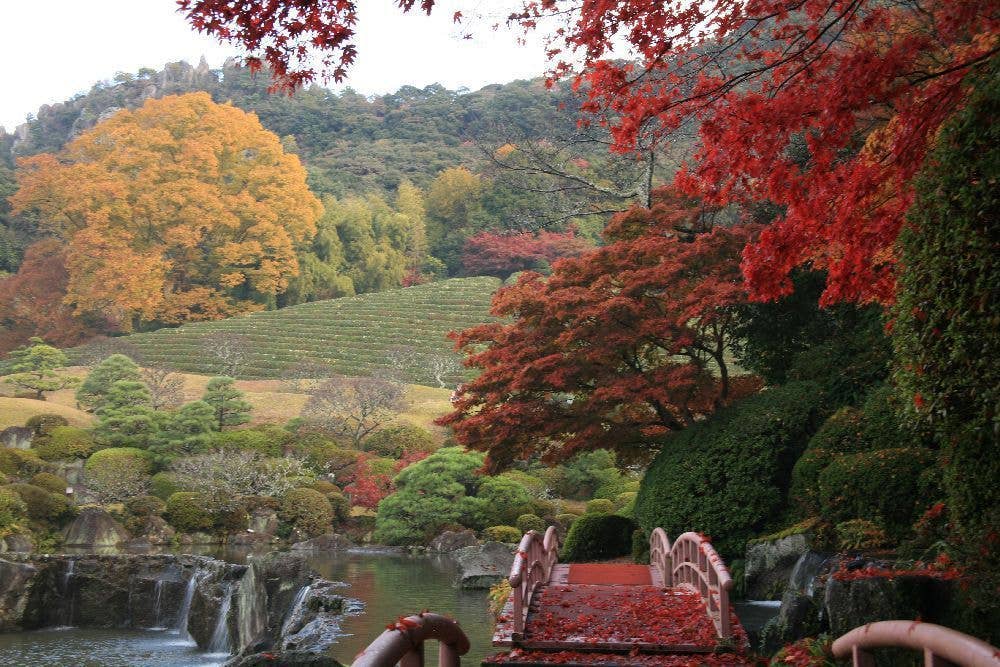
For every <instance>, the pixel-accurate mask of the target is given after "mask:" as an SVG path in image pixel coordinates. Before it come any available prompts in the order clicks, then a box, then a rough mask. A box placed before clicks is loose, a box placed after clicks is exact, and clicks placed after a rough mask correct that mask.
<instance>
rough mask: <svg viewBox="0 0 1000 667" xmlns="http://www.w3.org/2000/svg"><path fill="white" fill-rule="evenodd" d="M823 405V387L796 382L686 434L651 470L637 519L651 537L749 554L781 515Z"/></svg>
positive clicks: (729, 553)
mask: <svg viewBox="0 0 1000 667" xmlns="http://www.w3.org/2000/svg"><path fill="white" fill-rule="evenodd" d="M822 404H823V396H822V392H821V390H820V386H819V385H818V384H816V383H813V382H791V383H789V384H786V385H784V386H781V387H774V388H771V389H767V390H765V391H763V392H761V393H760V394H757V395H755V396H751V397H749V398H746V399H744V400H742V401H740V402H739V403H737V404H735V405H732V406H730V407H728V408H725V409H723V410H721V411H719V412H718V413H716V414H715V415H713V416H712V417H711V418H709V419H707V420H705V421H702V422H698V423H696V424H694V425H693V426H690V427H688V428H687V429H685V430H683V431H680V432H679V433H677V434H676V435H674V436H673V437H671V438H669V439H668V440H667V442H666V443H665V444H664V446H663V449H662V450H661V451H660V453H659V454H658V455H657V457H656V459H655V460H654V461H653V463H652V464H651V465H650V467H649V469H648V471H647V472H646V476H645V477H644V478H643V480H642V485H641V487H640V489H639V495H638V496H637V498H636V504H635V516H636V519H637V520H638V521H639V523H640V525H641V526H642V528H643V529H644V530H645V531H647V532H650V531H652V530H653V529H654V528H657V527H662V528H663V529H664V530H666V531H667V534H668V535H679V534H680V533H683V532H686V531H689V530H696V531H699V532H702V533H706V534H708V535H711V536H713V538H714V540H713V542H714V545H715V547H716V549H718V550H719V552H720V554H721V555H722V556H723V557H724V558H729V559H731V558H734V557H740V556H742V555H743V551H744V547H745V545H746V541H747V540H748V539H749V538H751V537H753V535H755V534H757V533H759V532H761V531H762V530H763V529H764V528H765V527H766V526H767V524H768V522H770V521H773V520H774V519H775V517H776V516H778V515H779V514H780V513H781V511H782V509H783V506H784V497H785V493H786V492H787V490H788V486H789V483H790V478H791V467H792V465H793V463H794V462H795V460H796V459H797V458H798V457H799V455H800V454H801V453H802V451H803V450H804V449H805V446H806V443H807V442H808V439H809V437H810V436H811V435H812V434H813V432H814V431H815V430H816V429H817V427H818V425H819V420H820V417H821V406H822Z"/></svg>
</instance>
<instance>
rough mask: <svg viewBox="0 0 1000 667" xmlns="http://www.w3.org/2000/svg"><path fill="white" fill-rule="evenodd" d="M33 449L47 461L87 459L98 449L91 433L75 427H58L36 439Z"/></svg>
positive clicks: (32, 445) (32, 444)
mask: <svg viewBox="0 0 1000 667" xmlns="http://www.w3.org/2000/svg"><path fill="white" fill-rule="evenodd" d="M31 448H32V449H34V450H35V452H37V453H38V456H39V458H41V459H43V460H45V461H66V460H68V459H85V458H87V457H88V456H90V455H91V454H93V453H94V450H95V449H97V443H96V442H95V441H94V436H92V435H91V434H90V431H88V430H86V429H82V428H77V427H75V426H56V427H55V428H53V429H51V430H49V431H47V432H46V433H44V434H43V435H40V436H38V437H37V438H35V441H34V442H33V443H31Z"/></svg>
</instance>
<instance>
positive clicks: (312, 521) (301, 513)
mask: <svg viewBox="0 0 1000 667" xmlns="http://www.w3.org/2000/svg"><path fill="white" fill-rule="evenodd" d="M278 516H279V517H281V520H282V521H285V522H286V523H289V524H292V525H293V526H295V527H296V528H298V529H299V530H301V531H302V532H304V533H305V534H306V535H309V536H310V537H315V536H317V535H322V534H323V533H327V532H330V528H331V527H332V525H333V507H331V505H330V501H329V500H327V499H326V497H325V496H324V495H323V494H322V493H320V492H319V491H316V490H315V489H307V488H301V487H300V488H297V489H292V490H291V491H289V492H288V493H286V494H285V496H284V498H282V500H281V509H280V510H279V511H278Z"/></svg>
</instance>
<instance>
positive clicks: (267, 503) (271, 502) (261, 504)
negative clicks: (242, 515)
mask: <svg viewBox="0 0 1000 667" xmlns="http://www.w3.org/2000/svg"><path fill="white" fill-rule="evenodd" d="M243 507H244V509H246V511H247V512H248V513H250V514H253V513H254V512H256V511H258V510H274V511H275V512H277V511H278V509H280V508H281V501H280V500H278V499H277V498H274V497H272V496H243Z"/></svg>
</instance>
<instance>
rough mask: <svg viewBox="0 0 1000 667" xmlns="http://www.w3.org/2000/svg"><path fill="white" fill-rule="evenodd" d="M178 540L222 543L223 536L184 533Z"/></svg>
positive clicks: (188, 542) (192, 542) (194, 542)
mask: <svg viewBox="0 0 1000 667" xmlns="http://www.w3.org/2000/svg"><path fill="white" fill-rule="evenodd" d="M178 540H179V541H180V543H181V544H222V538H221V537H219V536H218V535H209V534H208V533H184V534H182V535H181V536H180V537H179V538H178Z"/></svg>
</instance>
